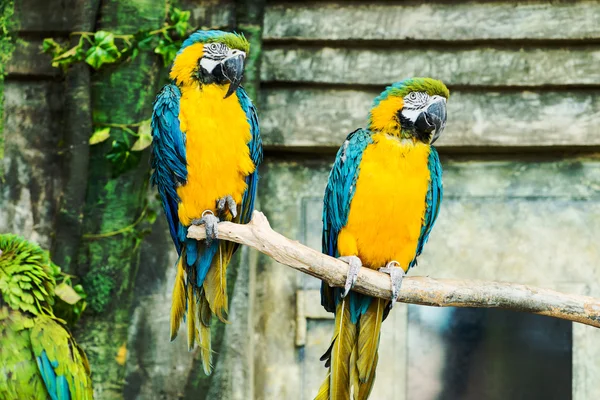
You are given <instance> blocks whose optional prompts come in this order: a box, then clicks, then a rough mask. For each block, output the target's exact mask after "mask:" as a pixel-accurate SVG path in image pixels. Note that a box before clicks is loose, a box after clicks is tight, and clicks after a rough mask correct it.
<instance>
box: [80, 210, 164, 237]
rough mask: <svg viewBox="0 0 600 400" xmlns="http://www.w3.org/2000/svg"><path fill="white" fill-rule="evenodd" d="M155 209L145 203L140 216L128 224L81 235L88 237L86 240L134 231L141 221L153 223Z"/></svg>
mask: <svg viewBox="0 0 600 400" xmlns="http://www.w3.org/2000/svg"><path fill="white" fill-rule="evenodd" d="M156 216H157V214H156V211H155V210H153V209H149V206H148V205H146V207H144V209H143V210H142V212H141V213H140V216H139V217H138V218H137V219H136V220H135V221H134V222H133V223H132V224H130V225H127V226H125V227H123V228H120V229H117V230H115V231H112V232H104V233H93V234H92V233H86V234H84V235H82V237H83V238H84V239H88V240H94V239H105V238H108V237H111V236H117V235H122V234H125V233H130V232H134V231H135V227H136V226H137V225H138V224H140V223H141V222H142V221H146V222H147V223H149V224H150V225H152V224H153V223H154V221H156Z"/></svg>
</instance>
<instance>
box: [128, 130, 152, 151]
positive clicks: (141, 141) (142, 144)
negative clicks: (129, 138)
mask: <svg viewBox="0 0 600 400" xmlns="http://www.w3.org/2000/svg"><path fill="white" fill-rule="evenodd" d="M150 144H152V136H151V135H148V134H144V135H140V137H139V138H138V140H136V141H135V143H134V144H133V146H131V151H142V150H144V149H145V148H147V147H148V146H150Z"/></svg>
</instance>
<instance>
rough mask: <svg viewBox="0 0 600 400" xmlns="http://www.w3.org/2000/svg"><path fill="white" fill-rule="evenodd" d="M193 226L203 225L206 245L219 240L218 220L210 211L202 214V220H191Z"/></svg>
mask: <svg viewBox="0 0 600 400" xmlns="http://www.w3.org/2000/svg"><path fill="white" fill-rule="evenodd" d="M192 224H194V225H204V226H205V229H206V244H210V242H212V241H213V240H214V239H218V238H219V227H218V225H219V218H217V217H215V214H213V212H212V211H211V210H206V211H204V212H203V213H202V218H200V219H194V220H192Z"/></svg>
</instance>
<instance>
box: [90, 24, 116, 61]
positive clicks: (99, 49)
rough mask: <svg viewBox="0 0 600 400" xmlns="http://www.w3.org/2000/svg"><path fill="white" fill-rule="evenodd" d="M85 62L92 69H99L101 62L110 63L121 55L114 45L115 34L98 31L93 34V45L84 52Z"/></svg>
mask: <svg viewBox="0 0 600 400" xmlns="http://www.w3.org/2000/svg"><path fill="white" fill-rule="evenodd" d="M85 57H86V58H85V62H86V63H88V64H89V65H91V66H92V68H94V69H99V68H100V67H101V66H102V65H103V64H111V63H114V62H115V61H117V60H118V59H119V58H120V57H121V52H120V51H119V49H118V48H117V46H116V45H115V36H114V35H113V34H112V33H109V32H105V31H98V32H96V33H95V34H94V45H93V46H92V47H90V48H89V49H88V51H87V52H86V53H85Z"/></svg>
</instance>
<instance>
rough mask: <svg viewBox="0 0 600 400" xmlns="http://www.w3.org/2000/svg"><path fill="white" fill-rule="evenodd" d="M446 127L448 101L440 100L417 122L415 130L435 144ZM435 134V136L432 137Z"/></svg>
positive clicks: (420, 115)
mask: <svg viewBox="0 0 600 400" xmlns="http://www.w3.org/2000/svg"><path fill="white" fill-rule="evenodd" d="M445 127H446V99H444V98H440V99H438V100H435V101H434V102H433V103H431V104H430V105H429V106H428V107H427V109H425V110H424V111H423V112H421V114H419V116H418V117H417V120H416V121H415V128H416V130H417V132H418V133H419V134H420V136H422V137H425V138H430V137H431V139H430V140H429V143H430V144H433V142H435V141H436V140H437V138H438V137H440V135H441V134H442V132H443V131H444V128H445ZM432 134H433V136H431V135H432Z"/></svg>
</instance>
